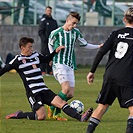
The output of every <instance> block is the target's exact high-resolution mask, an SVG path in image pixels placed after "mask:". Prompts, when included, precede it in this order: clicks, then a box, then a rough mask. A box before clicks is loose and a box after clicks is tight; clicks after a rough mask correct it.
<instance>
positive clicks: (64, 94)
mask: <svg viewBox="0 0 133 133" xmlns="http://www.w3.org/2000/svg"><path fill="white" fill-rule="evenodd" d="M62 68H63V70H62V72H61V73H59V74H57V78H58V81H59V83H60V84H61V88H62V90H61V91H60V92H59V94H58V96H59V97H61V99H63V100H65V101H68V100H69V99H71V98H72V97H73V95H74V87H75V78H74V71H73V69H72V68H70V67H66V66H63V67H62ZM59 114H61V109H59V108H56V111H55V113H54V117H56V116H57V117H58V115H59Z"/></svg>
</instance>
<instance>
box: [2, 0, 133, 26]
mask: <svg viewBox="0 0 133 133" xmlns="http://www.w3.org/2000/svg"><path fill="white" fill-rule="evenodd" d="M47 5H50V6H52V7H53V14H52V15H53V18H55V19H56V20H57V22H58V25H63V24H64V22H65V20H66V17H67V15H68V14H69V12H70V11H77V12H79V13H80V15H81V22H80V25H88V26H121V25H123V14H124V11H125V10H127V9H128V7H130V6H133V2H116V1H115V0H0V24H3V25H37V24H38V23H39V21H40V19H41V17H42V15H43V14H44V13H45V7H46V6H47Z"/></svg>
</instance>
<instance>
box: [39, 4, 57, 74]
mask: <svg viewBox="0 0 133 133" xmlns="http://www.w3.org/2000/svg"><path fill="white" fill-rule="evenodd" d="M56 28H58V25H57V21H56V20H54V19H53V18H52V7H50V6H47V7H46V9H45V14H44V15H43V16H42V18H41V20H40V22H39V31H38V34H39V36H40V38H41V53H42V54H43V55H49V54H50V52H49V49H48V38H49V35H50V33H51V31H53V30H55V29H56ZM41 71H42V74H43V75H44V74H46V73H47V74H50V75H52V67H51V66H50V65H49V64H48V63H47V64H46V63H43V64H41Z"/></svg>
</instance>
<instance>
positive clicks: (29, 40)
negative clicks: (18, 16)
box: [19, 37, 34, 48]
mask: <svg viewBox="0 0 133 133" xmlns="http://www.w3.org/2000/svg"><path fill="white" fill-rule="evenodd" d="M27 43H34V39H32V38H28V37H22V38H21V39H20V40H19V47H20V48H21V46H24V47H25V46H26V44H27Z"/></svg>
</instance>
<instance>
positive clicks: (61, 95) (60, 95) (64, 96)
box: [54, 91, 67, 115]
mask: <svg viewBox="0 0 133 133" xmlns="http://www.w3.org/2000/svg"><path fill="white" fill-rule="evenodd" d="M58 96H59V97H60V98H61V99H62V100H65V101H66V100H67V97H66V94H64V93H62V92H61V91H60V92H59V94H58ZM59 113H61V109H59V108H56V111H55V113H54V115H57V114H59Z"/></svg>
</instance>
